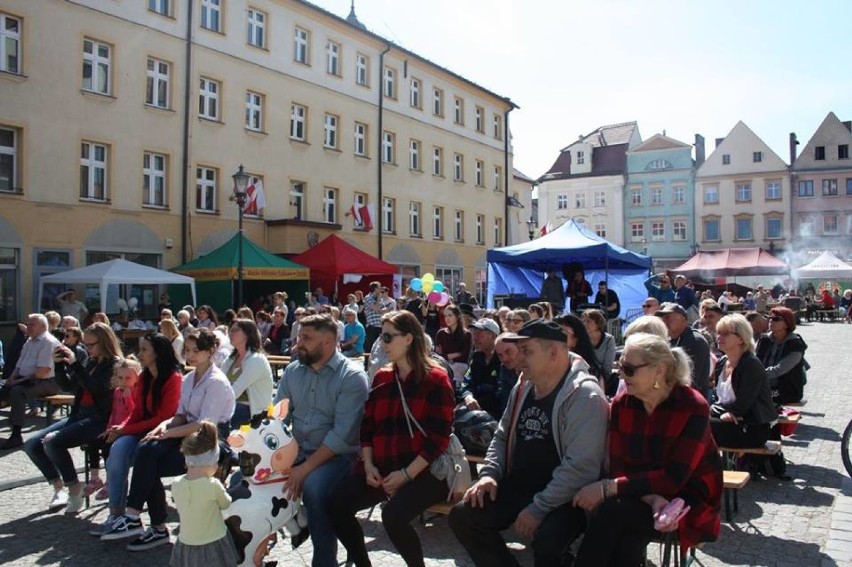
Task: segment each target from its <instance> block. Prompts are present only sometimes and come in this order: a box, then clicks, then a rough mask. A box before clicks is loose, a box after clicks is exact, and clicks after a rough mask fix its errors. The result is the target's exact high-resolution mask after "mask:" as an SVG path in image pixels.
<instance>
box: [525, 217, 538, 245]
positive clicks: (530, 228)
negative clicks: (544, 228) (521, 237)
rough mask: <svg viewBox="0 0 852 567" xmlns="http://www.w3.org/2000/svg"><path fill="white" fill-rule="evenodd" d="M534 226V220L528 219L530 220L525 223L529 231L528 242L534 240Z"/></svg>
mask: <svg viewBox="0 0 852 567" xmlns="http://www.w3.org/2000/svg"><path fill="white" fill-rule="evenodd" d="M535 225H536V222H535V219H533V218H532V217H530V220H528V221H527V228H528V229H529V231H530V240H532V239H533V238H535Z"/></svg>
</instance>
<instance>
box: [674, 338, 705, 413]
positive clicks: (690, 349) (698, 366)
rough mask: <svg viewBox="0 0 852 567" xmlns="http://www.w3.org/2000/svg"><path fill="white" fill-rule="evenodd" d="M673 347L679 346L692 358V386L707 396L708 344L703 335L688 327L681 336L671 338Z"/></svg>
mask: <svg viewBox="0 0 852 567" xmlns="http://www.w3.org/2000/svg"><path fill="white" fill-rule="evenodd" d="M671 345H672V346H673V347H680V348H682V349H683V350H685V351H686V354H687V355H688V356H689V358H691V359H692V387H693V388H695V389H696V390H698V391H699V392H701V395H702V396H704V397H705V398H706V397H707V391H708V390H709V389H710V346H709V345H708V344H707V341H706V340H704V337H703V336H702V335H701V333H699V332H698V331H696V330H695V329H691V328H689V327H687V328H686V330H685V331H684V332H683V334H682V335H681V336H679V337H678V338H676V339H672V341H671Z"/></svg>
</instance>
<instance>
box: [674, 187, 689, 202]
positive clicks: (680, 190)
mask: <svg viewBox="0 0 852 567" xmlns="http://www.w3.org/2000/svg"><path fill="white" fill-rule="evenodd" d="M684 203H686V187H684V186H683V185H675V186H674V187H672V204H674V205H683V204H684Z"/></svg>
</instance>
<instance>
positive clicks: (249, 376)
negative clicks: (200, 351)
mask: <svg viewBox="0 0 852 567" xmlns="http://www.w3.org/2000/svg"><path fill="white" fill-rule="evenodd" d="M228 337H229V338H230V341H231V346H233V347H234V350H233V351H232V352H231V356H229V357H228V359H227V360H226V361H225V363H224V364H223V365H222V372H224V373H225V376H227V378H228V381H230V383H231V388H233V390H234V397H235V398H236V400H237V405H236V409H235V410H234V412H233V417H232V418H231V427H232V428H234V429H237V428H239V427H240V426H241V425H243V424H245V423H248V422H249V421H250V420H251V416H253V415H257V414H259V413H261V412H264V411H266V408H268V407H269V404H270V403H271V401H272V367H271V366H270V365H269V360H267V358H266V355H264V354H263V348H262V347H261V342H260V330H259V329H258V328H257V325H256V324H255V322H254V321H253V320H252V319H234V321H233V322H232V323H231V327H230V329H229V331H228ZM225 438H227V435H225Z"/></svg>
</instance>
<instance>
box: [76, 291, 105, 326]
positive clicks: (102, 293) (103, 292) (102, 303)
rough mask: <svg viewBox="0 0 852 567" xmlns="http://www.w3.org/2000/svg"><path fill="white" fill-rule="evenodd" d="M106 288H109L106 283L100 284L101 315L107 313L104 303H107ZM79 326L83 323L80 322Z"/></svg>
mask: <svg viewBox="0 0 852 567" xmlns="http://www.w3.org/2000/svg"><path fill="white" fill-rule="evenodd" d="M108 287H109V284H108V283H106V281H102V282H101V312H102V313H106V312H107V310H106V302H107V288H108ZM80 324H81V325H82V324H83V323H82V321H81V322H80Z"/></svg>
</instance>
